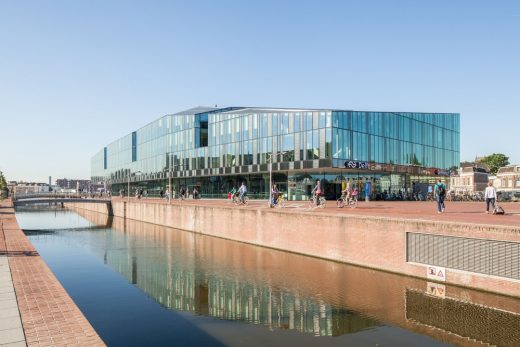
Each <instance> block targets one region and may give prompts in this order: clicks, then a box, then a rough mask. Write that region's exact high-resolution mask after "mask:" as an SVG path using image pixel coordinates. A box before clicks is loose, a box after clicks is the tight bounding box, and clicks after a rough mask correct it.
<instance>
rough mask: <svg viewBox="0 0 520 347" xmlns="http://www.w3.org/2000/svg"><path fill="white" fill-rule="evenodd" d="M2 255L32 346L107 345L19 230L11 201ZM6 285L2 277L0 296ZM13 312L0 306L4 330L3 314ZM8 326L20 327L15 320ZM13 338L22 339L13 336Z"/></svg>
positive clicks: (1, 212)
mask: <svg viewBox="0 0 520 347" xmlns="http://www.w3.org/2000/svg"><path fill="white" fill-rule="evenodd" d="M0 255H3V257H4V258H6V255H7V259H8V261H9V266H10V271H11V273H10V276H12V282H13V284H14V292H15V293H16V299H17V301H18V307H15V308H14V310H16V312H18V310H19V312H20V314H21V323H22V326H23V331H24V332H25V340H26V341H27V345H28V346H104V345H105V344H104V343H103V341H102V340H101V339H100V337H99V336H98V335H97V333H96V332H95V330H94V329H93V328H92V326H91V325H90V323H89V322H88V321H87V319H86V318H85V317H84V316H83V314H82V313H81V311H80V310H79V308H78V307H77V306H76V304H75V303H74V302H73V301H72V299H71V298H70V296H69V295H68V294H67V292H66V291H65V289H64V288H63V287H62V286H61V284H60V283H59V281H58V280H57V279H56V277H55V276H54V274H53V273H52V272H51V270H50V269H49V268H48V267H47V265H46V264H45V262H44V261H43V260H42V259H41V257H40V256H39V255H38V252H36V250H35V249H34V247H33V246H32V245H31V243H30V242H29V240H28V239H27V237H26V236H25V234H24V233H23V232H22V230H21V229H20V228H19V226H18V223H17V222H16V218H15V216H14V210H13V209H12V208H11V202H10V201H3V202H1V203H0ZM0 264H1V263H0ZM0 269H1V268H0ZM0 276H1V275H0ZM4 282H5V280H4V279H3V277H0V293H1V292H2V289H1V288H2V284H3V283H4ZM1 295H2V294H0V298H1ZM11 298H12V296H11ZM0 300H1V299H0ZM6 305H9V304H6ZM10 305H11V306H12V303H10ZM9 310H13V308H9V309H8V308H7V307H6V309H5V310H4V309H3V308H2V306H1V304H0V327H1V326H2V314H8V313H4V312H10V311H9ZM13 312H14V311H13ZM4 324H6V325H5V326H9V324H13V325H15V326H16V323H15V322H13V321H11V320H9V322H4ZM0 329H1V328H0ZM6 330H7V329H6ZM6 336H7V334H6ZM9 336H11V335H9ZM9 336H8V337H9ZM22 336H23V334H22ZM11 338H12V339H15V338H19V336H17V335H16V336H15V335H14V333H13V336H12V337H11ZM18 341H22V343H23V344H21V345H20V346H25V343H24V342H23V340H18ZM1 343H2V331H1V330H0V347H3V345H1Z"/></svg>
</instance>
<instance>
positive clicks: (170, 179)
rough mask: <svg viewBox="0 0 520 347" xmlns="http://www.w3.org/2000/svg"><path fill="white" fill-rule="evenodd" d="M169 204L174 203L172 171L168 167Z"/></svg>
mask: <svg viewBox="0 0 520 347" xmlns="http://www.w3.org/2000/svg"><path fill="white" fill-rule="evenodd" d="M168 192H169V193H168V194H169V195H168V204H171V203H172V197H173V196H172V192H173V191H172V170H171V169H170V168H169V167H168Z"/></svg>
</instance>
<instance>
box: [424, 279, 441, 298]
mask: <svg viewBox="0 0 520 347" xmlns="http://www.w3.org/2000/svg"><path fill="white" fill-rule="evenodd" d="M426 294H428V295H431V296H435V297H438V298H442V299H444V298H446V286H445V285H444V284H440V283H434V282H428V283H426Z"/></svg>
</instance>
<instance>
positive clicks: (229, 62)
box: [0, 0, 520, 181]
mask: <svg viewBox="0 0 520 347" xmlns="http://www.w3.org/2000/svg"><path fill="white" fill-rule="evenodd" d="M215 104H218V105H219V106H229V105H239V106H240V105H253V106H257V105H258V106H286V107H322V108H329V107H330V108H348V109H362V110H389V111H432V112H460V113H461V119H462V120H461V128H462V134H461V159H463V160H471V159H473V158H474V157H475V155H484V154H489V153H493V152H503V153H505V154H507V155H509V156H510V157H511V160H512V161H513V162H516V163H519V164H520V153H519V152H520V146H519V139H520V126H519V125H520V120H519V118H518V114H519V110H520V1H475V0H471V1H452V0H445V1H417V0H410V1H397V0H396V1H387V0H384V1H346V0H345V1H297V0H295V1H283V0H278V1H256V2H253V1H238V0H237V1H182V2H181V1H178V2H175V1H164V2H161V1H19V0H17V1H6V0H2V1H0V119H1V123H0V124H1V125H0V146H1V147H0V149H1V150H0V170H2V171H4V173H5V174H6V175H7V178H8V179H11V180H13V179H16V180H20V179H25V180H37V181H47V179H48V176H49V175H52V176H53V179H55V178H58V177H68V178H88V177H89V176H90V157H91V156H92V155H93V154H94V153H95V152H96V151H98V150H99V149H101V148H102V147H103V146H104V145H106V144H107V143H109V142H111V141H113V140H114V139H116V138H118V137H120V136H122V135H125V134H127V133H129V132H131V131H133V130H135V129H137V128H139V127H141V126H143V125H144V124H146V123H148V122H150V121H152V120H154V119H156V118H158V117H160V116H162V115H164V114H167V113H172V112H176V111H179V110H183V109H187V108H190V107H193V106H197V105H215Z"/></svg>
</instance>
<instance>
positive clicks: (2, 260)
mask: <svg viewBox="0 0 520 347" xmlns="http://www.w3.org/2000/svg"><path fill="white" fill-rule="evenodd" d="M4 346H26V344H25V335H24V333H23V328H22V321H21V319H20V312H19V311H18V304H17V302H16V295H15V293H14V287H13V282H12V280H11V271H10V269H9V262H8V260H7V256H5V255H0V347H4Z"/></svg>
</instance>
